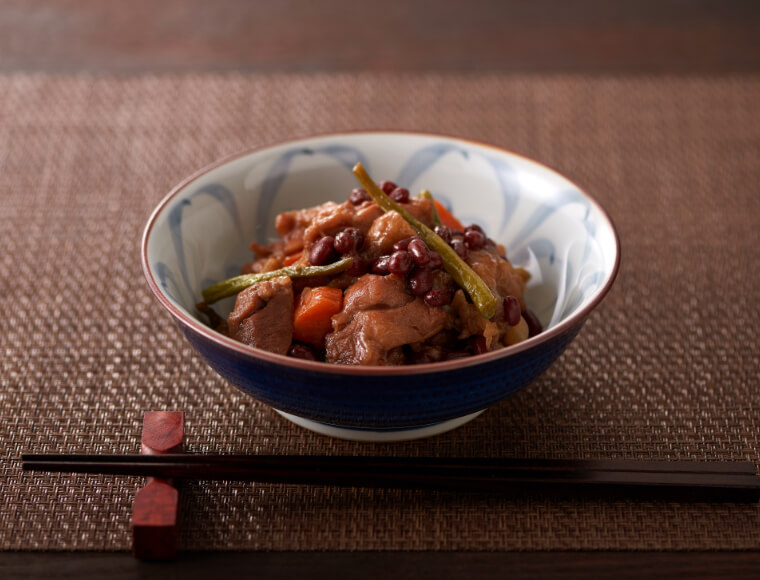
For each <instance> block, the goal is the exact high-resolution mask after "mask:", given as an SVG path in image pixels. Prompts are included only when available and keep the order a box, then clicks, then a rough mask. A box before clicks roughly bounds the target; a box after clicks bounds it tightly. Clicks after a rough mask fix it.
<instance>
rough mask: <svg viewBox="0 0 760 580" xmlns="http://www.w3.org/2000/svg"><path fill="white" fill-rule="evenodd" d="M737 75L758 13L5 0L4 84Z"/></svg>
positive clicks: (451, 3)
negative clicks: (264, 75)
mask: <svg viewBox="0 0 760 580" xmlns="http://www.w3.org/2000/svg"><path fill="white" fill-rule="evenodd" d="M14 70H22V71H29V70H41V71H55V72H72V71H94V72H144V71H152V72H163V71H197V70H204V71H209V70H213V71H217V70H222V71H224V70H245V71H263V72H282V71H285V72H320V71H371V72H419V71H431V70H432V71H455V72H461V71H477V72H505V71H506V72H515V71H517V72H528V73H533V72H536V73H544V72H581V73H613V74H614V73H737V72H739V73H740V72H751V71H758V70H760V3H758V2H757V1H756V0H741V1H739V0H722V1H720V0H617V1H616V0H532V1H531V0H503V1H499V0H458V1H457V0H406V1H404V0H374V1H370V0H353V1H349V0H318V1H316V0H279V1H278V0H213V1H212V0H161V1H156V0H124V1H116V0H3V2H2V3H0V71H14Z"/></svg>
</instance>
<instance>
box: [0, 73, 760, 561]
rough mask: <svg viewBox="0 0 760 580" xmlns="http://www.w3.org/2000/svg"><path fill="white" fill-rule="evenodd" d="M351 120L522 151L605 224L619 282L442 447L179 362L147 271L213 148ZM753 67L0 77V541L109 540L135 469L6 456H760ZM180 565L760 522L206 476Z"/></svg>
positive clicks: (759, 202)
mask: <svg viewBox="0 0 760 580" xmlns="http://www.w3.org/2000/svg"><path fill="white" fill-rule="evenodd" d="M359 128H403V129H417V130H427V131H434V132H443V133H451V134H455V135H460V136H467V137H472V138H475V139H479V140H484V141H489V142H492V143H495V144H499V145H503V146H505V147H507V148H509V149H512V150H514V151H517V152H519V153H522V154H525V155H528V156H530V157H534V158H537V159H538V160H540V161H542V162H545V163H547V164H549V165H551V166H554V167H556V168H557V169H559V170H560V171H562V172H564V173H566V174H567V175H568V176H569V177H571V178H572V179H573V180H575V181H577V182H578V183H580V184H582V185H583V186H585V188H587V189H588V190H589V191H590V192H592V193H593V194H594V195H595V196H596V197H597V198H598V199H599V200H600V201H601V202H602V203H603V204H604V205H605V206H606V208H607V209H608V210H609V212H610V213H611V215H612V216H613V218H614V220H615V221H616V222H617V224H618V226H619V229H620V235H621V238H622V245H623V264H622V270H621V273H620V276H619V278H618V281H617V283H616V285H615V287H614V289H613V291H612V292H611V294H610V295H609V296H608V298H607V299H606V300H605V302H604V303H603V305H602V306H601V307H600V308H599V309H598V311H596V312H595V313H594V314H593V315H592V317H591V319H590V320H589V322H588V323H587V325H586V326H585V328H584V329H583V331H582V332H581V335H580V336H579V338H578V339H577V341H576V342H575V343H574V344H573V345H572V346H571V348H570V349H569V351H568V352H566V354H565V355H563V357H562V358H561V359H560V360H559V361H558V363H557V364H555V366H554V367H553V368H552V369H551V370H550V371H549V372H548V373H547V374H546V375H545V376H544V377H543V378H541V379H540V380H538V381H537V382H536V383H534V384H533V385H532V386H530V387H529V388H527V389H525V390H524V391H522V392H520V393H519V394H517V395H516V396H514V397H512V398H511V399H509V400H506V401H504V402H502V403H501V404H499V405H498V406H496V407H495V408H493V409H491V410H489V411H488V412H486V413H485V414H483V415H482V416H481V417H480V418H478V419H477V420H475V421H474V422H472V423H471V424H469V425H467V426H465V427H463V428H461V429H459V430H457V431H454V432H451V433H448V434H445V435H442V436H439V437H436V438H432V439H428V440H424V441H419V442H412V443H403V444H392V445H390V444H386V445H379V444H378V445H370V444H361V443H348V442H341V441H333V440H329V439H326V438H323V437H320V436H317V435H313V434H311V433H309V432H307V431H304V430H301V429H300V428H297V427H294V426H291V425H290V424H289V423H287V422H286V421H284V420H283V419H281V418H280V417H279V416H278V415H276V414H275V413H274V412H272V411H271V410H269V409H268V408H266V407H265V406H263V405H261V404H258V403H257V402H256V401H254V400H252V399H250V398H247V397H246V396H244V395H241V394H239V393H238V392H237V391H236V390H234V389H233V388H232V387H230V386H229V385H227V384H226V383H225V382H224V381H223V380H221V379H220V378H219V377H217V376H216V375H215V374H214V373H213V372H212V371H210V370H209V369H208V368H207V367H206V365H205V364H204V363H203V362H201V360H200V359H199V358H198V357H196V356H195V355H194V353H193V352H192V351H191V349H190V348H189V347H188V345H187V344H186V343H185V341H184V340H183V339H182V338H181V337H180V334H179V332H178V331H177V330H176V328H175V327H174V326H173V325H172V323H171V322H170V320H169V318H168V316H166V315H165V314H164V313H163V312H162V311H161V309H160V308H159V307H158V305H157V303H156V302H155V301H154V299H153V298H152V296H151V295H150V294H149V292H148V289H147V286H146V284H145V282H144V280H143V276H142V273H141V270H140V264H139V244H140V236H141V233H142V228H143V225H144V223H145V222H146V220H147V218H148V215H149V213H150V211H151V209H152V208H153V207H154V206H155V205H156V203H157V202H158V201H159V200H160V199H161V198H162V197H163V195H164V194H165V193H166V192H167V191H168V190H169V189H170V188H171V186H172V185H174V184H175V183H176V182H178V181H179V180H180V179H181V178H182V177H184V176H185V175H187V174H189V173H190V172H192V171H193V170H195V169H196V168H199V167H200V166H202V165H204V164H206V163H207V162H209V161H211V160H214V159H216V158H218V157H220V156H223V155H225V154H228V153H232V152H236V151H238V150H241V149H244V148H248V147H252V146H256V145H259V144H263V143H267V142H270V141H275V140H282V139H286V138H292V137H298V136H303V135H307V134H312V133H318V132H330V131H338V130H341V129H359ZM759 154H760V78H757V77H755V78H734V77H721V78H658V79H652V78H619V79H618V78H595V79H587V78H583V77H550V78H546V77H540V76H535V77H530V76H526V77H498V76H486V77H481V76H462V77H459V76H451V77H438V76H429V77H421V78H420V77H401V78H397V77H388V78H379V79H378V78H373V77H369V76H352V75H347V76H330V77H325V76H285V77H276V76H275V77H256V76H237V75H225V76H181V77H171V76H166V77H164V76H159V77H154V76H140V77H107V78H97V77H96V78H89V77H50V76H44V75H40V76H25V75H17V76H4V77H0V168H1V170H2V172H1V174H0V175H1V177H0V200H1V205H0V240H2V252H0V266H1V270H0V272H2V274H0V276H1V278H0V280H1V283H0V305H1V306H2V316H0V355H1V357H2V358H1V359H0V360H1V362H0V445H1V446H2V472H3V473H2V479H1V480H0V494H1V501H0V547H2V548H4V549H49V550H64V549H77V550H84V549H88V550H92V549H95V550H100V549H102V550H121V549H128V548H129V546H130V535H129V520H130V510H131V502H132V498H133V495H134V492H135V489H136V488H137V486H138V485H139V484H140V481H139V480H137V479H134V478H132V479H130V478H121V479H119V478H108V477H99V476H92V477H87V476H73V475H72V476H46V475H35V476H32V475H29V474H22V473H21V472H20V470H19V461H18V456H19V454H20V453H21V452H22V451H35V452H46V451H101V452H137V451H138V449H139V444H138V440H139V434H140V429H141V420H142V413H143V412H144V411H146V410H151V409H182V410H185V411H186V412H187V442H188V446H189V448H190V450H191V451H213V452H239V453H244V452H274V453H389V454H392V453H398V454H420V455H427V454H437V455H450V454H452V455H453V454H457V455H504V456H525V457H530V456H540V457H563V458H577V457H626V458H674V459H675V458H680V459H684V458H696V459H749V460H751V461H754V462H755V464H760V381H759V380H758V368H759V364H758V362H759V356H760V355H759V354H758V344H760V331H759V330H758V327H759V326H760V325H758V321H760V307H759V306H758V305H759V304H760V290H759V288H760V284H758V282H760V279H759V277H758V263H760V234H759V233H758V232H760V189H758V187H759V186H758V184H760V155H759ZM183 497H184V500H183V501H184V505H183V507H182V509H183V517H184V521H183V528H182V529H183V532H182V539H181V545H182V546H183V547H184V548H185V549H273V550H279V549H287V550H322V549H339V550H343V549H346V550H355V549H369V550H384V549H402V550H405V549H411V550H422V549H433V550H454V549H466V550H557V549H561V550H567V549H602V550H606V549H610V550H612V549H615V550H620V549H622V550H627V549H634V550H638V549H640V550H643V549H648V550H652V549H653V550H658V549H677V550H685V549H758V548H760V507H759V506H757V505H734V504H722V505H704V504H695V505H688V504H679V503H658V502H651V503H649V502H627V501H606V502H605V501H593V500H583V501H581V500H577V501H571V500H565V501H557V500H548V499H527V498H526V499H522V500H519V501H518V500H510V499H508V498H501V497H469V496H456V495H452V494H445V493H420V492H413V491H367V490H350V489H348V490H341V489H332V488H302V487H296V486H277V485H254V484H244V483H214V484H203V485H197V484H193V485H188V486H187V488H186V490H185V492H184V496H183Z"/></svg>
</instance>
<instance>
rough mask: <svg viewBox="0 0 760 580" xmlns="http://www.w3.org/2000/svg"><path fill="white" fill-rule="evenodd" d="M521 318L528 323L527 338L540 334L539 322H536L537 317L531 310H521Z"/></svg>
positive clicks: (541, 328)
mask: <svg viewBox="0 0 760 580" xmlns="http://www.w3.org/2000/svg"><path fill="white" fill-rule="evenodd" d="M522 317H523V318H524V319H525V322H527V323H528V336H529V337H531V336H536V335H537V334H541V331H542V330H543V327H542V326H541V322H540V321H539V320H538V317H537V316H536V315H535V314H534V313H533V311H532V310H523V312H522Z"/></svg>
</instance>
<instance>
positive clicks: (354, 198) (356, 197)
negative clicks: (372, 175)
mask: <svg viewBox="0 0 760 580" xmlns="http://www.w3.org/2000/svg"><path fill="white" fill-rule="evenodd" d="M348 201H350V202H351V203H352V204H354V205H359V204H361V203H363V202H365V201H370V197H369V194H368V193H367V191H366V190H365V189H362V188H361V187H357V188H356V189H353V190H351V193H349V194H348Z"/></svg>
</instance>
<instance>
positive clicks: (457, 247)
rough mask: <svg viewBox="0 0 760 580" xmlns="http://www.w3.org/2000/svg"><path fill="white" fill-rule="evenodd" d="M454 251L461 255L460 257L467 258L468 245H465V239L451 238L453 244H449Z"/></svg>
mask: <svg viewBox="0 0 760 580" xmlns="http://www.w3.org/2000/svg"><path fill="white" fill-rule="evenodd" d="M449 245H450V246H451V247H452V248H453V249H454V251H455V252H456V253H457V254H458V255H459V257H460V258H462V259H463V260H466V259H467V246H466V245H465V243H464V241H463V240H460V239H459V238H454V239H453V240H451V244H449Z"/></svg>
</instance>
